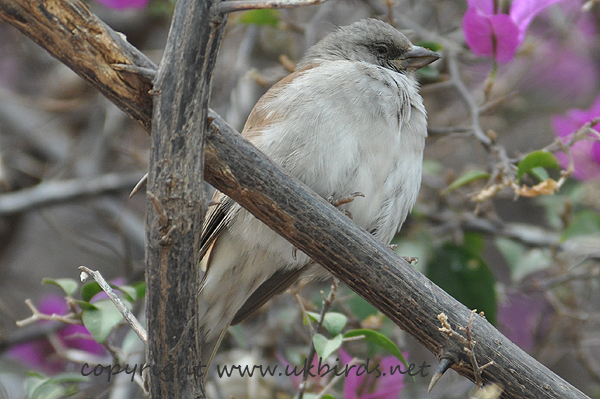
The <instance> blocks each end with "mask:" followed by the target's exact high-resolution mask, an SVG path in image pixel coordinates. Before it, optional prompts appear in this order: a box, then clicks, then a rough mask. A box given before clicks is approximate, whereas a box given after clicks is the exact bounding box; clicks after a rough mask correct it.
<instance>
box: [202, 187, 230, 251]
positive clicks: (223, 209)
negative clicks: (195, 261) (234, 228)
mask: <svg viewBox="0 0 600 399" xmlns="http://www.w3.org/2000/svg"><path fill="white" fill-rule="evenodd" d="M213 203H214V204H213V205H212V206H210V207H209V208H208V212H207V213H206V216H205V217H204V225H203V226H202V233H201V234H200V259H203V258H204V257H205V256H206V254H207V253H209V252H210V249H211V248H212V245H213V244H214V242H215V240H216V239H217V237H219V235H220V234H221V233H222V232H223V230H224V229H225V227H227V226H228V225H229V223H230V222H231V220H232V219H233V217H234V216H235V214H236V213H237V211H238V210H239V206H238V205H237V204H236V203H235V201H234V200H232V199H231V198H229V197H228V196H226V195H225V194H223V193H221V192H218V191H217V193H216V194H215V196H214V197H213Z"/></svg>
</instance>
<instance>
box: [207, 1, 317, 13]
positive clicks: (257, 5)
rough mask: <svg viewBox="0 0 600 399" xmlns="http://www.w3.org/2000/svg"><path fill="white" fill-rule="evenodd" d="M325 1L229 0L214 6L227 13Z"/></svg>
mask: <svg viewBox="0 0 600 399" xmlns="http://www.w3.org/2000/svg"><path fill="white" fill-rule="evenodd" d="M326 1H327V0H266V1H261V0H239V1H232V0H229V1H222V2H220V3H218V4H217V6H216V11H217V13H219V14H227V13H230V12H236V11H247V10H255V9H264V8H295V7H303V6H312V5H316V4H322V3H325V2H326Z"/></svg>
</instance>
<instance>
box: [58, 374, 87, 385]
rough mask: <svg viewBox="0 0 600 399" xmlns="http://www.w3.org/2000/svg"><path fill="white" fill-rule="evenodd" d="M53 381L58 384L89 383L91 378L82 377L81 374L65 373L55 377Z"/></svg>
mask: <svg viewBox="0 0 600 399" xmlns="http://www.w3.org/2000/svg"><path fill="white" fill-rule="evenodd" d="M51 380H52V381H54V382H57V383H73V382H87V381H89V380H90V377H89V376H85V375H82V374H81V373H69V372H65V373H60V374H56V375H53V376H52V378H51Z"/></svg>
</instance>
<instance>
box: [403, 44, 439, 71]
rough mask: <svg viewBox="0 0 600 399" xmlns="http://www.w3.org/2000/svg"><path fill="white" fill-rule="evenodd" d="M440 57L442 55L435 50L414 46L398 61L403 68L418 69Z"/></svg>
mask: <svg viewBox="0 0 600 399" xmlns="http://www.w3.org/2000/svg"><path fill="white" fill-rule="evenodd" d="M440 57H441V55H439V54H438V53H436V52H435V51H431V50H429V49H427V48H425V47H420V46H413V48H412V49H410V50H409V51H407V52H406V53H404V54H402V57H400V58H399V59H398V63H399V64H400V65H401V66H402V69H412V70H417V69H419V68H423V67H424V66H426V65H429V64H431V63H432V62H433V61H435V60H437V59H439V58H440Z"/></svg>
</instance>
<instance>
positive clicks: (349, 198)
mask: <svg viewBox="0 0 600 399" xmlns="http://www.w3.org/2000/svg"><path fill="white" fill-rule="evenodd" d="M364 196H365V195H364V194H363V193H361V192H360V191H357V192H355V193H352V194H350V195H348V196H346V197H342V198H338V199H337V200H336V199H334V198H333V195H330V196H329V197H327V201H328V202H329V203H330V204H331V205H333V206H335V207H336V208H339V206H340V205H344V204H348V203H350V202H352V201H354V198H356V197H363V198H364ZM340 211H341V212H343V213H344V215H346V216H348V217H349V218H350V219H352V214H351V213H350V212H348V211H347V210H345V209H340Z"/></svg>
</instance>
